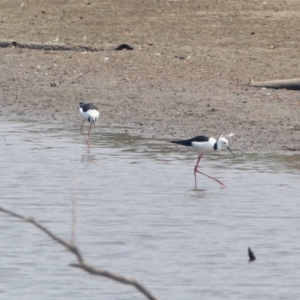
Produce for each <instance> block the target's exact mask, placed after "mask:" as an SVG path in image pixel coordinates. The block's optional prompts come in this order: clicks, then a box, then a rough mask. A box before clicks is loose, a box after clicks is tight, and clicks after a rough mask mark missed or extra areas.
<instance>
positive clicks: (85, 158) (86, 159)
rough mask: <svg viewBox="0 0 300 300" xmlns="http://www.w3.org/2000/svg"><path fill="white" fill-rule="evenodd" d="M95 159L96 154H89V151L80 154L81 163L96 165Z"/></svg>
mask: <svg viewBox="0 0 300 300" xmlns="http://www.w3.org/2000/svg"><path fill="white" fill-rule="evenodd" d="M97 160H98V159H97V154H90V151H87V153H86V154H83V155H82V156H81V162H82V163H88V164H95V165H96V166H97Z"/></svg>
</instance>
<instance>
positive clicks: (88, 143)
mask: <svg viewBox="0 0 300 300" xmlns="http://www.w3.org/2000/svg"><path fill="white" fill-rule="evenodd" d="M92 124H93V123H91V124H90V128H89V133H88V139H87V145H88V147H89V148H90V132H91V127H92Z"/></svg>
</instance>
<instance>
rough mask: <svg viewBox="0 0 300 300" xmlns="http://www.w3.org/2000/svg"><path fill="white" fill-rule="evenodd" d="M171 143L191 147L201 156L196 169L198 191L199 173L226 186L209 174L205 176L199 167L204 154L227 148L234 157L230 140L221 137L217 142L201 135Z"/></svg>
mask: <svg viewBox="0 0 300 300" xmlns="http://www.w3.org/2000/svg"><path fill="white" fill-rule="evenodd" d="M231 136H233V133H231V134H229V135H227V137H231ZM171 143H175V144H179V145H183V146H189V147H192V148H194V149H195V150H196V151H197V152H198V154H199V155H198V160H197V163H196V165H195V167H194V176H195V188H196V189H197V178H196V174H197V173H200V174H202V175H205V176H207V177H208V178H211V179H213V180H215V181H217V182H218V183H220V184H221V185H223V186H225V184H224V183H223V182H222V181H220V180H218V179H216V178H214V177H211V176H208V175H207V174H204V173H202V172H200V171H199V170H198V165H199V162H200V160H201V158H202V155H203V154H208V153H211V152H214V151H218V150H222V149H223V148H227V149H228V150H229V151H230V152H231V153H232V154H233V155H234V153H233V152H232V151H231V149H230V148H229V146H228V140H227V139H226V138H225V137H223V136H221V137H219V138H218V139H217V140H216V139H214V138H213V137H208V136H204V135H199V136H196V137H194V138H192V139H189V140H180V141H171Z"/></svg>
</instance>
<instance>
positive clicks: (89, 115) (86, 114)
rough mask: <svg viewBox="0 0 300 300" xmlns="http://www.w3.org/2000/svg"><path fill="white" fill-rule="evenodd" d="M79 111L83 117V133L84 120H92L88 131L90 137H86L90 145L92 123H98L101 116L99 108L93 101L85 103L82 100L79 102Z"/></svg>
mask: <svg viewBox="0 0 300 300" xmlns="http://www.w3.org/2000/svg"><path fill="white" fill-rule="evenodd" d="M79 113H80V116H81V118H82V119H83V121H82V124H81V133H82V134H83V135H84V133H83V123H84V121H88V122H90V127H89V131H88V138H87V139H86V143H87V145H88V147H90V132H91V127H92V125H93V124H94V125H95V124H96V122H97V120H98V118H99V114H100V113H99V110H98V108H97V107H96V106H95V105H94V104H93V103H84V102H80V103H79Z"/></svg>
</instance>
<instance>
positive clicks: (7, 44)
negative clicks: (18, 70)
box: [0, 40, 115, 51]
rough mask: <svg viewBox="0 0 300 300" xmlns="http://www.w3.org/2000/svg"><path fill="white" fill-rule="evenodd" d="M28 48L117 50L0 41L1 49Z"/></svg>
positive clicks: (112, 48)
mask: <svg viewBox="0 0 300 300" xmlns="http://www.w3.org/2000/svg"><path fill="white" fill-rule="evenodd" d="M8 47H12V48H13V47H14V48H27V49H36V50H54V51H107V50H115V49H114V47H111V48H104V47H103V48H97V47H90V46H82V45H77V46H76V45H62V44H51V43H33V42H16V41H4V40H0V48H8Z"/></svg>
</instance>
